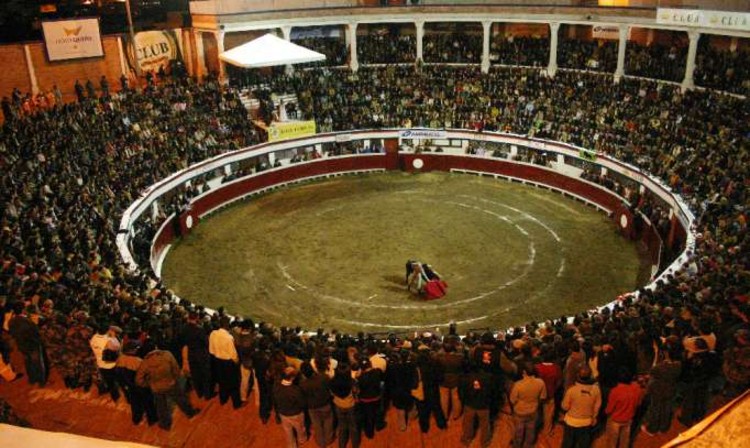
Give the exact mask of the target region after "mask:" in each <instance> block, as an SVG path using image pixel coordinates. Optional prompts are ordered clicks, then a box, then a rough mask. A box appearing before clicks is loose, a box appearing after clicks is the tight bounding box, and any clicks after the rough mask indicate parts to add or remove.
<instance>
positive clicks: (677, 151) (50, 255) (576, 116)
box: [0, 36, 750, 446]
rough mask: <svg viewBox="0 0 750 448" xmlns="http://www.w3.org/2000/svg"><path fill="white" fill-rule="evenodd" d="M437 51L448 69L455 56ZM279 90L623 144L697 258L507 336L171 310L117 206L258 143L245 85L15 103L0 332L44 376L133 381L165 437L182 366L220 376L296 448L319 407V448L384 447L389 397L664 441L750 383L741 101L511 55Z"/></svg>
mask: <svg viewBox="0 0 750 448" xmlns="http://www.w3.org/2000/svg"><path fill="white" fill-rule="evenodd" d="M442 38H445V39H447V41H446V42H447V44H448V46H447V48H452V49H454V50H456V51H457V52H458V51H461V52H463V53H464V55H466V54H469V53H471V54H481V39H480V40H479V44H480V45H479V53H475V52H476V48H475V47H476V45H471V44H470V43H471V42H473V41H471V40H470V41H468V42H470V43H466V42H467V41H462V42H459V41H456V40H455V36H442ZM430 42H436V41H435V40H431V41H430ZM451 42H459V45H458V46H457V47H456V46H454V45H453V44H451ZM474 43H475V42H474ZM463 45H468V46H469V47H471V50H470V51H467V50H468V48H466V47H463ZM435 48H437V47H435ZM431 51H435V50H434V49H433V50H431ZM426 54H427V53H426ZM433 54H435V55H438V54H439V55H441V56H440V57H438V58H436V60H439V61H443V62H445V61H451V62H452V61H455V59H454V56H455V54H456V53H453V52H452V51H451V50H449V51H446V52H440V51H437V52H434V53H433ZM522 65H527V64H522ZM263 84H264V86H265V88H267V89H269V90H270V91H272V92H279V93H287V92H295V93H296V96H297V98H298V99H299V109H300V110H299V114H300V115H301V117H302V118H309V119H315V120H316V121H317V122H318V123H321V124H325V125H326V126H328V128H329V129H332V130H349V129H358V128H381V127H399V126H404V125H412V126H429V127H435V128H442V127H446V128H467V129H476V130H478V131H506V132H513V133H517V134H522V135H528V136H534V137H541V138H549V139H554V140H557V141H562V142H570V143H574V144H577V145H581V146H584V147H587V148H591V149H594V150H597V151H600V152H603V153H607V154H610V155H612V156H614V157H617V158H618V159H620V160H623V161H625V162H628V163H632V164H634V165H636V166H639V167H641V168H642V169H644V170H645V171H647V172H650V173H651V174H653V175H655V176H657V177H660V178H661V179H663V180H664V182H665V183H666V184H667V185H669V186H670V187H671V188H672V189H673V190H674V191H675V192H677V193H680V194H682V195H683V196H684V197H685V198H686V200H687V201H688V203H689V204H690V206H691V207H692V208H693V210H694V211H695V213H696V215H697V216H698V221H697V223H696V228H695V229H694V230H695V231H696V232H697V234H698V238H697V242H696V247H695V251H694V253H693V254H692V255H691V257H690V260H689V263H688V264H687V266H686V267H684V268H683V269H681V270H680V271H678V272H676V273H674V274H672V275H670V276H669V279H668V281H667V282H659V283H658V284H657V285H656V288H655V289H654V290H642V291H640V296H639V298H638V299H637V300H636V299H635V298H633V297H631V296H626V297H623V298H621V300H620V301H619V302H617V304H616V305H615V306H614V307H613V308H612V309H610V308H604V309H602V310H600V311H588V312H581V313H579V314H578V315H576V316H574V318H573V319H572V320H569V319H567V318H564V317H562V318H549V319H547V317H546V316H540V319H542V320H540V321H539V322H530V323H528V324H527V325H523V326H519V327H517V328H513V329H511V330H510V331H508V332H507V333H506V332H503V331H490V330H488V331H479V332H475V331H468V332H466V334H465V335H463V336H459V335H458V334H457V331H456V329H455V328H452V329H451V330H450V331H449V332H448V333H447V334H446V335H445V336H442V335H441V334H436V333H419V334H412V335H396V334H389V335H382V336H379V337H375V336H373V335H368V334H365V333H359V334H357V335H346V334H340V333H338V332H336V331H335V330H333V331H330V332H327V331H324V330H319V331H317V333H314V334H311V333H306V332H304V331H302V328H289V327H276V326H274V325H271V324H269V323H259V324H258V325H256V324H255V323H254V322H253V321H252V320H251V319H247V318H246V319H241V318H235V319H233V318H230V316H228V315H227V314H226V313H225V312H224V310H223V309H219V310H218V312H216V313H214V314H211V313H208V312H207V311H206V310H205V309H204V308H203V307H202V306H200V305H198V304H192V303H190V302H188V301H181V302H177V301H176V300H175V298H174V297H173V295H172V294H171V292H170V291H169V290H168V289H167V288H166V287H165V286H164V285H163V284H161V283H160V282H159V280H158V279H156V278H154V277H153V276H152V275H150V273H149V270H148V269H147V268H146V267H145V266H143V267H144V269H143V271H142V272H140V273H133V272H129V271H127V270H126V269H125V267H124V265H123V264H122V262H121V261H120V259H119V256H118V254H117V251H116V248H115V245H114V240H115V236H116V232H117V227H116V226H117V222H118V218H119V216H120V214H121V212H122V211H123V210H124V209H125V208H126V207H127V206H128V205H129V204H130V203H131V202H132V201H133V200H134V199H135V198H136V197H138V195H139V193H140V192H141V191H142V189H143V188H144V187H146V186H148V185H150V184H152V183H154V182H156V181H157V180H159V179H162V178H164V177H166V176H167V175H169V174H170V173H172V172H174V171H177V170H179V169H181V168H184V167H186V166H188V165H190V164H191V163H194V162H197V161H199V160H203V159H205V158H207V157H211V156H213V155H216V154H219V153H220V152H222V151H228V150H232V149H235V148H238V147H241V146H245V145H248V144H252V143H254V142H256V141H257V137H256V136H255V135H254V134H253V133H252V131H251V130H250V129H251V128H250V126H248V123H247V121H246V111H245V110H244V108H243V106H242V105H241V104H240V101H239V98H238V97H237V95H236V92H235V91H234V90H233V89H227V88H223V87H221V86H219V85H218V84H217V83H216V81H215V80H213V79H208V80H207V81H206V82H204V83H202V84H195V83H192V82H190V81H189V80H187V79H185V80H176V81H175V82H172V83H165V84H164V85H159V86H151V88H149V89H147V91H146V92H145V93H137V92H133V91H123V92H120V93H118V94H112V95H105V96H101V97H95V95H90V94H89V95H88V97H83V98H81V101H79V102H77V103H71V104H64V105H57V104H56V105H55V106H53V107H51V108H42V109H39V110H37V111H35V112H34V113H28V114H20V113H11V117H12V118H11V119H10V120H7V121H6V124H5V126H4V127H3V129H2V132H1V133H0V166H2V168H3V170H2V175H1V177H0V184H1V188H0V194H2V200H3V204H4V205H3V208H2V210H1V214H0V224H1V227H2V230H1V232H2V233H1V234H0V243H1V244H2V268H1V269H0V280H1V281H0V296H2V300H1V303H2V305H3V310H4V319H3V331H4V336H5V337H4V338H3V341H4V342H5V341H7V340H8V339H9V338H8V337H7V336H10V337H12V339H14V340H15V344H16V347H17V349H18V350H19V351H20V352H21V353H22V354H23V356H24V359H25V361H26V369H25V371H26V374H27V377H28V380H29V382H31V383H34V384H38V385H40V386H43V385H45V383H46V381H47V378H48V375H49V371H48V370H47V367H48V366H52V368H53V369H55V370H57V371H58V373H59V374H60V376H61V377H62V378H63V379H64V382H65V385H66V387H69V388H72V389H76V388H83V389H84V390H89V389H90V388H92V387H94V386H95V385H96V386H98V388H99V390H100V393H102V394H104V393H107V394H109V395H110V396H111V398H112V399H113V400H119V399H121V397H119V395H120V392H119V391H121V392H122V394H123V395H124V396H125V398H126V399H127V400H128V401H129V403H130V406H131V409H132V418H133V423H135V424H137V423H139V422H140V421H142V419H143V417H144V416H145V417H146V420H147V421H148V422H149V423H159V425H160V426H161V427H163V428H165V429H167V428H169V427H170V426H171V409H170V408H169V405H168V404H169V403H170V402H171V401H175V402H177V403H178V404H179V406H180V408H181V409H182V411H183V412H184V413H185V414H186V415H188V416H189V417H193V416H195V415H196V414H197V413H198V409H197V408H195V407H194V406H192V405H191V403H190V402H189V401H188V400H187V398H186V396H185V389H184V388H183V386H182V382H181V378H183V376H182V374H181V370H185V371H189V378H190V385H191V387H192V388H193V389H194V390H195V392H196V394H197V395H198V397H200V398H201V399H203V400H208V399H212V397H213V396H214V394H215V393H216V392H217V386H218V394H219V400H220V401H221V402H222V403H226V402H228V401H229V400H230V399H231V401H232V404H233V406H234V407H242V406H243V405H244V404H243V403H245V402H247V401H248V400H249V397H252V396H253V394H255V396H256V397H257V405H258V407H259V410H260V416H261V419H262V420H263V421H264V422H267V421H269V420H270V419H271V418H274V419H275V420H276V421H278V422H280V423H281V425H282V426H283V427H284V429H285V433H286V434H287V435H288V437H289V439H290V441H291V440H293V439H296V438H300V439H304V438H305V436H306V433H307V431H306V429H305V427H304V426H303V425H301V424H300V421H301V420H302V421H304V419H303V418H302V416H303V414H304V413H305V412H307V413H308V415H309V417H310V419H311V421H312V428H313V429H312V432H313V436H314V437H315V438H316V441H317V443H318V445H319V446H325V445H326V444H328V443H329V442H330V441H331V439H332V438H333V434H332V431H333V429H332V423H331V419H332V418H333V417H332V412H331V410H332V409H333V411H334V412H335V414H336V415H337V419H338V422H339V423H338V428H337V431H338V438H339V441H340V443H343V444H346V441H347V440H351V442H352V445H353V446H358V441H359V437H360V433H364V435H365V436H366V437H368V438H372V437H376V432H377V431H378V430H380V429H382V428H383V426H384V418H383V416H384V412H386V410H387V409H393V410H394V412H396V414H397V415H398V422H399V429H402V430H403V429H405V428H406V425H407V424H408V422H409V420H411V419H416V420H417V421H418V424H419V427H420V429H421V430H422V431H424V432H426V431H429V430H430V427H431V425H432V422H433V420H434V424H435V426H437V427H438V428H445V427H446V425H453V424H456V423H455V419H456V418H462V419H463V436H462V441H463V442H464V443H467V444H468V443H470V442H471V440H472V439H473V438H474V436H475V421H476V422H478V429H479V437H480V438H481V439H482V443H483V445H486V443H487V442H488V441H489V437H491V434H492V433H491V431H490V430H489V426H490V425H491V424H492V422H493V421H495V419H496V418H497V416H498V413H499V412H500V410H501V409H503V406H504V405H508V406H509V408H508V409H510V412H511V413H512V414H513V419H514V424H515V427H516V433H515V439H514V443H517V445H518V446H520V445H521V443H522V442H523V441H525V443H526V444H529V443H531V442H530V441H533V440H534V438H535V437H536V433H537V426H536V425H535V424H533V423H535V422H536V421H537V416H538V415H541V416H542V417H541V419H542V421H543V423H544V428H546V431H550V429H551V428H553V427H554V425H555V424H556V423H555V422H556V421H557V419H556V417H555V415H556V414H558V413H564V423H563V426H564V441H565V442H564V443H573V442H574V441H577V443H580V444H581V445H578V446H587V443H588V442H589V441H590V439H591V437H592V435H593V434H594V433H595V432H598V431H605V432H606V437H609V438H610V440H615V441H617V440H623V439H624V438H625V437H626V436H627V435H629V434H630V429H631V427H634V426H637V425H640V424H641V423H642V424H643V426H642V430H643V432H644V433H645V434H647V435H648V434H653V433H655V432H663V431H666V430H667V429H669V427H670V425H671V423H672V415H673V412H674V410H675V405H676V404H677V403H679V404H680V409H681V413H680V419H681V420H680V421H681V422H682V424H684V425H691V424H693V423H695V422H696V421H697V420H699V419H700V418H701V417H702V416H703V415H704V414H705V413H706V411H707V407H708V402H709V396H710V395H709V392H710V391H714V392H716V391H723V392H724V393H725V394H727V395H730V396H734V395H737V394H738V393H740V392H742V391H743V390H745V389H746V388H747V387H748V385H750V320H749V319H750V304H748V301H749V300H750V297H748V287H750V275H749V270H748V267H749V266H748V265H749V264H750V260H749V259H748V254H749V253H750V247H749V246H750V237H749V236H748V228H747V218H748V204H750V200H749V198H748V183H747V182H748V181H747V175H746V174H747V173H746V171H747V168H746V167H747V166H748V164H750V152H749V151H750V144H749V143H750V141H749V139H750V135H748V130H747V123H748V122H750V120H749V118H750V108H748V103H747V101H746V100H744V99H739V98H734V97H728V96H722V95H716V94H713V93H711V92H707V91H704V92H701V91H688V92H681V91H680V89H679V88H677V87H674V86H669V85H660V84H656V83H652V82H648V81H640V80H628V79H624V80H622V81H621V82H620V83H619V84H614V83H613V82H612V79H611V77H608V76H600V75H595V76H594V75H589V74H586V73H580V72H559V73H558V75H557V76H556V77H555V78H554V79H550V78H547V77H545V76H544V75H542V74H541V72H540V71H539V70H533V69H509V68H495V69H493V70H491V71H490V73H489V74H482V73H481V71H480V70H479V68H478V67H454V68H451V67H437V66H424V67H395V66H389V67H381V68H363V69H361V70H360V71H359V72H357V73H351V72H349V71H347V70H331V69H319V70H318V69H316V70H299V71H297V72H295V73H294V74H290V75H278V76H274V77H272V78H270V79H265V80H263ZM14 107H16V106H14ZM11 112H15V111H11ZM344 150H349V149H346V148H345V149H344ZM500 150H501V149H500ZM501 152H502V150H501ZM199 184H200V182H199ZM188 196H189V195H188ZM146 241H148V239H147V240H146ZM7 349H8V347H7V346H5V345H4V346H3V356H5V359H6V361H7ZM46 361H48V362H46ZM180 366H182V368H181V367H180ZM540 380H541V381H540ZM329 397H332V398H329ZM450 417H452V419H451V418H450ZM616 443H617V442H615V444H613V445H611V446H616ZM620 443H622V442H620ZM624 443H625V445H620V446H627V442H624ZM342 446H343V445H342Z"/></svg>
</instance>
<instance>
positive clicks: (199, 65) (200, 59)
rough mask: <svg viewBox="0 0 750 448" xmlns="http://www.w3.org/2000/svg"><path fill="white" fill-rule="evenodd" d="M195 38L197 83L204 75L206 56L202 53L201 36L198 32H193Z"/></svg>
mask: <svg viewBox="0 0 750 448" xmlns="http://www.w3.org/2000/svg"><path fill="white" fill-rule="evenodd" d="M193 36H194V37H195V77H196V79H197V80H198V82H200V81H201V79H202V78H203V76H204V75H205V74H206V55H205V53H204V51H203V36H202V35H201V32H200V31H198V30H193Z"/></svg>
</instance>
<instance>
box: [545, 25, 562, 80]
mask: <svg viewBox="0 0 750 448" xmlns="http://www.w3.org/2000/svg"><path fill="white" fill-rule="evenodd" d="M559 30H560V23H558V22H550V24H549V33H550V39H549V64H548V65H547V76H549V77H550V78H554V77H555V73H557V34H558V31H559Z"/></svg>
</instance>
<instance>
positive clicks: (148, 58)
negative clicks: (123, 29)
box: [126, 29, 182, 73]
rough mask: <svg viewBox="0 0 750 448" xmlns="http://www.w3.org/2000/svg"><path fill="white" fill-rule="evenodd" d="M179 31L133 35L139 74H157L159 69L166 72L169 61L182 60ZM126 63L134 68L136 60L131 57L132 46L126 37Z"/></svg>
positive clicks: (144, 32)
mask: <svg viewBox="0 0 750 448" xmlns="http://www.w3.org/2000/svg"><path fill="white" fill-rule="evenodd" d="M180 31H181V30H179V29H176V30H161V31H142V32H140V33H137V34H136V35H135V47H136V55H137V61H138V64H139V65H140V67H141V72H143V73H146V72H158V71H159V68H161V67H164V69H165V70H166V69H167V68H168V67H169V64H170V62H171V61H181V60H182V39H180V38H179V35H180ZM126 41H127V42H128V45H127V49H128V50H127V53H128V63H129V64H130V67H135V60H136V58H134V57H133V46H132V45H130V37H129V36H127V37H126Z"/></svg>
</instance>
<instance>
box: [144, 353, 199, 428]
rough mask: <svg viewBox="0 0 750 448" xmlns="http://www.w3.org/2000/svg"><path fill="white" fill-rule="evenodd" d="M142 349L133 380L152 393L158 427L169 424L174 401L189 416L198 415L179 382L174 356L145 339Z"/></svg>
mask: <svg viewBox="0 0 750 448" xmlns="http://www.w3.org/2000/svg"><path fill="white" fill-rule="evenodd" d="M143 351H146V352H148V354H147V355H146V357H145V358H144V359H143V362H142V363H141V365H140V366H139V367H138V370H137V371H136V374H135V383H136V384H137V385H138V386H140V387H147V388H149V389H150V390H151V393H153V395H154V401H155V404H156V413H157V414H158V418H159V427H161V428H162V429H166V430H169V429H171V428H172V406H173V402H176V403H177V406H178V407H179V408H180V410H181V411H182V412H183V413H184V414H185V415H186V416H188V418H192V417H194V416H195V415H197V414H198V412H200V410H199V409H196V408H194V407H193V406H192V405H191V404H190V401H188V397H187V395H186V394H185V390H184V388H183V387H182V385H181V384H180V381H181V379H182V378H181V373H180V366H179V365H178V364H177V360H176V359H174V356H173V355H172V354H171V353H170V352H168V351H166V350H159V349H158V348H157V347H156V346H155V345H154V344H153V343H151V341H148V342H147V344H146V346H144V348H143Z"/></svg>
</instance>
